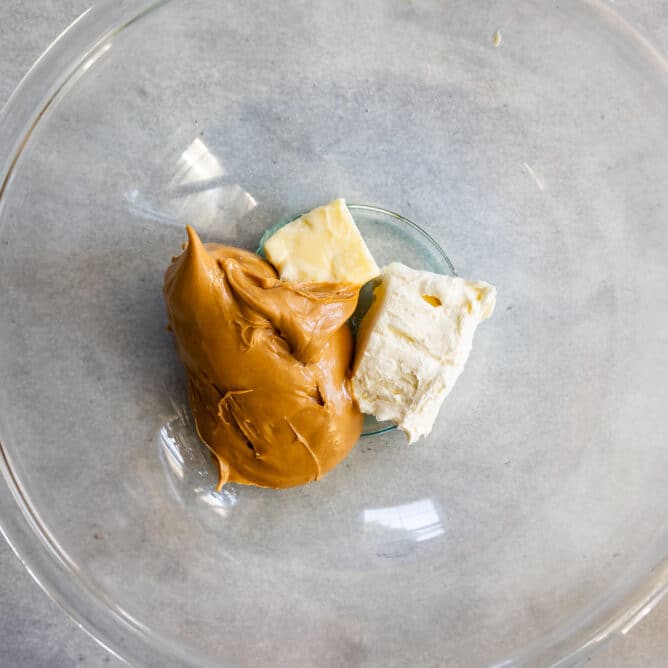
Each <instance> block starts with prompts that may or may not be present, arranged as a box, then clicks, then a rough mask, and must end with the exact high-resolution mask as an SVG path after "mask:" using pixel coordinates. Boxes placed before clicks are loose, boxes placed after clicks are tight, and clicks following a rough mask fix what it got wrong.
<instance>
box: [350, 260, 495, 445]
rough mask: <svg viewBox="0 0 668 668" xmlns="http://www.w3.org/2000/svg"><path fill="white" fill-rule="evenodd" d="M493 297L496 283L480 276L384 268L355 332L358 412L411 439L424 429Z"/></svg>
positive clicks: (397, 266) (460, 365)
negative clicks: (467, 277) (392, 425)
mask: <svg viewBox="0 0 668 668" xmlns="http://www.w3.org/2000/svg"><path fill="white" fill-rule="evenodd" d="M495 301H496V288H494V287H493V286H491V285H489V284H488V283H483V282H482V281H465V280H464V279H462V278H452V277H450V276H442V275H440V274H433V273H431V272H427V271H416V270H414V269H410V268H409V267H407V266H406V265H403V264H400V263H398V262H395V263H392V264H390V265H388V266H387V267H384V268H383V269H382V271H381V275H380V283H379V286H378V287H377V288H376V289H375V291H374V302H373V303H372V305H371V308H370V309H369V311H368V312H367V313H366V315H365V316H364V318H363V319H362V322H361V324H360V328H359V330H358V333H357V344H356V353H355V362H354V365H353V377H352V386H353V392H354V394H355V398H356V400H357V402H358V404H359V407H360V410H361V411H362V412H363V413H367V414H369V415H374V416H375V417H376V418H377V419H378V420H391V421H392V422H394V423H395V424H396V425H397V426H398V427H399V429H401V430H402V431H403V432H404V433H405V434H406V436H407V437H408V441H409V442H410V443H412V442H414V441H416V440H417V439H419V438H420V437H422V436H426V435H427V434H429V433H430V432H431V430H432V428H433V425H434V421H435V420H436V416H437V415H438V411H439V409H440V407H441V404H442V403H443V400H444V399H445V397H446V396H447V395H448V393H449V392H450V390H451V389H452V388H453V386H454V384H455V382H456V381H457V378H459V375H460V374H461V372H462V371H463V369H464V365H465V364H466V360H467V359H468V356H469V352H470V351H471V346H472V343H473V334H474V333H475V330H476V327H477V326H478V323H480V322H481V321H482V320H485V319H486V318H489V317H490V316H491V315H492V312H493V310H494V304H495Z"/></svg>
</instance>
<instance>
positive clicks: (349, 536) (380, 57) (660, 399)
mask: <svg viewBox="0 0 668 668" xmlns="http://www.w3.org/2000/svg"><path fill="white" fill-rule="evenodd" d="M667 154H668V69H667V67H666V62H665V59H664V58H663V57H662V55H661V53H660V52H659V51H657V50H656V49H654V48H653V47H652V45H651V44H650V43H648V42H647V40H645V39H644V38H643V37H642V35H641V34H640V33H638V32H637V31H636V30H635V29H634V28H633V27H632V26H631V25H630V24H629V23H627V22H626V21H625V20H623V19H622V18H621V17H620V16H619V15H618V14H617V13H616V12H615V11H614V9H613V8H611V7H610V6H609V5H607V4H606V3H603V2H599V1H598V0H590V1H587V2H583V1H575V0H561V2H559V3H558V4H557V5H554V4H552V5H550V6H549V7H548V6H546V5H545V3H540V2H535V1H531V0H513V1H512V2H511V1H510V0H508V1H501V2H494V3H487V2H476V3H471V2H459V1H452V2H436V1H434V2H429V1H427V0H425V1H424V2H420V3H407V2H404V1H403V0H401V1H399V0H396V1H395V0H390V1H386V2H380V1H377V2H376V1H373V2H371V1H370V2H364V3H352V2H351V3H343V4H342V3H334V2H312V3H305V2H301V1H300V0H287V1H286V2H283V3H275V4H270V3H263V2H253V1H246V0H243V1H242V2H236V3H228V2H219V1H218V0H192V1H190V2H158V3H153V4H147V3H145V2H140V1H138V0H125V1H124V2H103V3H100V4H97V5H96V6H95V7H94V8H93V9H91V10H89V11H88V12H87V13H86V14H84V15H83V16H82V17H81V19H80V20H79V21H78V22H76V23H75V24H74V25H73V26H72V27H71V28H70V29H69V30H68V31H67V32H66V33H65V34H64V35H63V36H62V37H61V38H60V39H59V40H58V41H57V42H56V43H54V44H53V45H52V46H51V48H50V49H49V50H48V51H47V52H46V53H45V54H44V56H43V57H42V58H41V59H40V60H39V61H38V62H37V63H36V65H35V66H34V68H33V69H32V70H31V72H30V74H29V75H28V76H27V77H26V79H25V80H24V81H23V83H22V84H21V86H20V87H19V88H18V90H17V91H16V93H15V95H14V96H13V98H12V99H11V101H10V102H9V104H8V106H7V107H6V108H5V110H4V112H3V115H2V118H1V120H0V314H1V317H0V379H1V382H0V442H1V447H0V470H1V471H2V476H3V478H4V481H5V484H2V485H0V524H1V525H2V531H3V533H4V534H5V536H6V537H7V539H8V540H9V541H10V543H11V544H12V545H13V546H14V547H15V549H16V551H17V552H18V553H19V555H20V556H21V558H22V559H23V560H24V561H25V563H26V566H27V567H28V568H29V570H30V572H31V573H33V574H34V575H35V577H36V578H37V579H38V581H39V582H40V583H41V584H42V585H43V586H44V588H45V589H46V590H47V591H48V592H49V593H50V594H51V595H52V596H53V597H54V598H55V599H56V600H58V601H59V602H60V603H61V604H62V605H63V606H64V607H65V608H66V609H67V610H68V611H69V612H70V613H71V614H72V616H74V617H75V619H77V620H78V621H79V622H80V623H81V624H82V625H83V626H84V627H85V628H86V629H88V630H89V631H90V632H91V633H92V634H93V635H94V636H95V637H97V638H98V639H99V640H100V641H101V642H102V643H104V644H105V645H107V646H108V647H109V648H111V649H112V651H114V652H116V653H117V654H119V655H120V656H122V657H124V658H126V659H127V660H129V661H131V662H133V663H135V664H137V665H142V666H167V665H168V666H176V665H178V666H239V667H250V666H261V665H280V666H298V665H319V666H322V667H323V668H332V667H334V666H342V665H360V666H368V667H377V666H383V667H392V666H406V665H420V666H427V667H430V666H434V667H435V666H444V665H445V666H497V667H501V666H504V667H508V666H524V665H526V666H539V665H565V664H567V663H569V662H572V661H575V660H577V659H578V658H581V657H583V656H585V655H586V654H588V653H590V652H591V651H592V650H593V649H594V648H595V646H597V645H599V644H600V643H602V642H603V641H605V640H607V639H609V638H611V637H614V636H615V635H618V634H619V633H621V632H623V631H625V630H627V629H628V628H630V627H631V626H632V625H633V624H634V622H635V621H636V620H637V619H639V618H641V617H642V615H644V614H646V612H647V610H649V609H651V607H652V606H653V605H654V603H655V602H656V601H657V600H658V599H659V598H660V596H661V595H662V593H663V592H665V590H666V586H667V582H668V561H667V557H668V523H667V518H666V508H667V507H668V484H667V478H668V474H667V471H668V447H667V445H666V444H667V442H668V440H667V435H668V429H667V423H666V405H668V268H667V267H666V257H667V256H668V226H667V225H666V215H667V214H666V212H667V211H668V188H666V184H667V183H668V163H667V162H666V155H667ZM336 196H344V197H347V198H348V199H349V200H350V201H353V202H372V203H377V204H378V205H379V206H381V207H383V208H386V209H388V210H391V211H398V212H401V213H402V214H404V215H405V216H406V217H407V218H409V219H411V220H414V221H416V222H417V223H418V224H420V225H421V226H422V227H424V229H425V231H426V232H427V233H428V234H429V235H431V237H433V238H434V239H435V240H436V241H437V242H438V243H439V244H440V245H441V246H442V247H443V248H446V249H447V252H448V255H449V256H450V258H451V259H452V261H453V263H454V265H455V266H456V267H457V270H458V273H459V274H460V275H462V276H465V277H470V278H476V279H483V280H487V281H489V282H491V283H494V284H495V285H496V286H497V287H498V290H499V293H498V295H499V296H498V303H497V310H496V313H495V314H494V316H493V318H492V319H491V320H490V321H489V322H486V323H485V324H484V325H483V326H482V327H481V328H480V330H479V332H478V334H477V337H476V342H475V346H474V350H473V353H472V355H471V358H470V360H469V364H468V366H467V369H466V371H465V373H464V374H463V376H462V377H461V379H460V380H459V382H458V384H457V387H456V388H455V390H454V391H453V393H452V394H451V395H450V397H448V399H447V401H446V403H445V405H444V408H443V410H442V412H441V415H440V417H439V420H438V422H437V424H436V426H435V429H434V432H433V433H432V435H431V436H430V437H429V438H428V439H426V440H424V441H421V442H419V443H417V444H414V445H412V446H408V445H407V444H406V443H405V439H404V438H403V436H402V434H401V433H399V432H397V431H393V432H388V433H385V434H381V435H376V436H373V437H369V438H365V439H363V440H361V441H360V443H359V444H358V446H357V447H356V448H355V449H354V451H353V453H352V454H351V456H350V457H349V458H348V459H346V460H345V462H344V463H343V464H342V465H340V466H339V467H338V468H337V469H335V470H334V471H333V472H331V473H330V474H329V475H327V476H326V477H325V478H324V479H323V480H322V481H321V482H318V483H317V484H312V485H309V486H306V487H302V488H297V489H290V490H285V491H280V492H276V491H271V490H262V489H256V488H251V487H243V486H231V485H230V486H229V487H226V488H224V490H223V492H222V493H221V494H218V495H216V494H214V493H212V489H213V484H212V476H211V471H210V460H208V458H206V457H203V456H202V451H201V449H198V448H189V449H183V448H181V447H180V443H181V442H182V440H183V439H188V438H190V436H189V434H190V433H191V432H190V431H189V426H188V414H187V411H185V410H184V406H185V402H184V397H185V384H184V376H183V372H182V370H181V366H180V363H179V361H178V360H177V358H176V355H175V352H174V348H173V342H172V340H171V338H170V336H169V335H168V333H167V332H166V331H165V315H164V305H163V300H162V293H161V285H162V275H163V271H164V269H165V267H166V265H167V263H168V261H169V259H170V257H171V256H172V255H173V254H174V253H176V252H178V249H179V245H180V243H181V242H182V241H183V239H184V232H183V227H184V225H185V223H186V222H192V223H195V224H196V226H197V228H198V229H199V231H200V232H201V233H202V235H203V236H204V237H205V238H208V239H212V240H213V239H215V240H217V241H222V242H226V243H231V244H236V245H240V246H244V247H246V248H250V249H254V248H256V246H257V243H258V240H259V239H260V237H261V236H262V234H263V232H264V231H265V230H266V229H268V228H269V227H270V226H271V225H273V224H274V223H275V222H276V221H278V220H281V219H283V218H284V217H285V216H288V215H290V214H292V213H294V212H297V211H303V210H307V209H309V208H310V207H312V206H314V205H317V204H321V203H324V202H326V201H328V200H329V199H331V198H333V197H336Z"/></svg>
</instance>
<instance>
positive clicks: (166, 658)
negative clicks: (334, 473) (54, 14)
mask: <svg viewBox="0 0 668 668" xmlns="http://www.w3.org/2000/svg"><path fill="white" fill-rule="evenodd" d="M169 1H170V0H152V1H150V0H126V1H125V2H123V3H118V2H115V0H100V1H99V2H96V3H95V5H94V6H92V7H91V8H89V9H87V10H86V11H85V12H84V13H83V14H81V16H80V17H79V18H77V19H76V20H75V21H74V22H73V23H72V24H71V25H70V26H69V27H68V28H67V29H65V30H64V31H63V32H62V33H61V34H60V35H59V36H58V37H57V38H56V39H55V40H54V41H53V42H52V43H51V45H50V46H49V47H48V48H47V49H46V50H45V51H44V53H43V54H42V55H41V56H40V57H39V58H38V59H37V61H36V62H35V63H34V65H33V66H32V67H31V68H30V70H29V71H28V73H27V74H26V75H25V76H24V78H23V79H22V80H21V82H20V83H19V85H18V86H17V88H16V90H15V91H14V93H13V94H12V95H11V97H10V98H9V100H8V102H7V103H6V104H5V106H4V108H3V109H2V110H1V111H0V156H6V157H5V158H4V159H3V161H2V163H0V215H1V213H2V209H3V208H4V207H3V205H4V201H3V200H4V195H5V193H6V192H7V191H8V189H9V187H10V185H11V180H12V175H13V173H14V170H15V168H16V167H17V165H18V164H19V162H20V159H21V155H22V153H23V151H24V149H25V147H26V146H27V144H28V143H29V142H30V140H31V136H32V134H33V131H34V130H35V128H36V127H37V126H38V125H39V123H40V121H41V120H42V118H43V117H44V116H45V114H46V113H47V112H48V110H49V108H50V107H51V106H52V104H53V103H54V101H55V100H57V99H58V98H59V96H61V95H64V94H66V93H67V90H68V88H69V86H71V85H73V84H74V83H75V82H76V81H77V79H78V78H79V77H80V76H81V75H82V74H83V72H85V69H86V64H87V63H90V62H92V59H95V58H97V57H99V56H100V55H101V53H102V52H103V50H104V49H105V45H106V44H108V43H109V40H111V39H113V37H114V36H115V35H117V34H119V33H120V32H122V31H123V30H125V29H126V28H127V27H129V26H130V25H132V24H134V23H135V22H137V21H139V20H140V19H141V18H143V17H144V16H145V15H147V14H149V13H150V12H152V11H153V10H155V9H157V8H158V7H161V6H162V5H165V4H167V3H168V2H169ZM589 4H591V5H593V6H594V7H595V8H596V9H598V11H600V12H601V15H602V20H606V21H608V22H610V23H611V24H612V25H613V26H614V27H615V29H616V30H617V31H621V32H623V33H624V34H625V36H626V37H628V38H629V39H631V40H632V41H633V42H635V43H636V45H637V48H638V49H639V50H641V51H647V52H648V54H649V55H650V56H655V54H656V50H655V47H654V46H653V45H652V44H651V43H650V42H649V41H648V40H647V39H646V38H645V37H644V36H643V35H642V34H641V33H640V32H638V31H637V30H636V29H635V28H634V27H633V26H632V25H631V24H630V23H629V22H628V20H627V19H626V18H624V17H622V16H621V15H620V14H619V13H618V12H617V11H616V10H615V9H613V8H612V7H609V6H605V7H604V6H603V5H602V3H601V2H600V1H599V0H592V1H591V2H590V3H589ZM107 48H108V47H107ZM396 215H398V214H396ZM409 222H410V221H409ZM1 231H2V225H1V220H0V233H1ZM420 231H421V232H423V233H424V231H423V230H420ZM436 246H437V247H438V244H436ZM446 259H447V256H446ZM448 262H449V260H448ZM453 270H454V268H453ZM6 433H7V432H6V429H4V428H3V419H2V414H1V413H0V475H1V477H2V479H3V480H4V484H0V533H1V534H2V535H3V536H4V537H5V539H6V541H7V543H8V544H9V545H10V547H11V548H12V549H13V551H14V552H15V554H16V555H17V557H18V558H19V559H20V560H21V562H22V563H23V565H24V566H25V568H26V570H27V571H28V573H29V574H30V575H31V576H32V577H33V579H34V580H35V581H36V582H37V584H38V585H39V586H40V587H41V588H42V589H43V590H44V591H45V593H46V594H47V595H48V596H49V597H50V598H52V599H53V600H54V601H55V602H56V603H58V604H59V605H60V606H61V607H62V608H63V610H64V611H65V612H66V613H67V614H68V615H69V616H70V617H71V618H72V619H73V620H74V622H75V623H76V624H77V625H78V626H80V627H81V628H82V629H83V630H84V631H86V632H87V633H88V634H89V635H90V636H91V637H92V638H93V639H94V640H96V641H97V642H98V643H99V644H100V645H101V646H103V647H104V648H105V649H107V650H108V651H109V652H110V653H111V654H112V655H114V656H115V657H117V658H119V659H120V660H122V661H127V662H131V663H133V664H136V665H142V666H162V665H173V664H174V660H175V659H176V660H177V661H178V662H179V665H182V666H186V667H188V668H190V667H192V668H196V667H201V666H206V665H210V657H207V656H203V655H202V656H200V655H198V654H197V652H196V651H195V652H193V651H192V649H190V648H188V651H187V652H186V651H185V650H184V649H183V648H182V647H180V646H178V645H177V644H176V643H175V642H173V641H172V640H171V639H169V638H165V637H162V636H158V634H155V633H154V632H153V631H151V630H150V629H149V628H147V627H146V626H145V625H144V624H142V622H141V621H140V620H137V619H135V618H133V617H132V615H130V614H129V613H128V612H127V611H125V610H123V609H122V608H120V607H119V606H117V605H116V604H114V602H113V601H112V600H111V599H110V598H109V597H108V596H107V595H106V594H105V593H104V592H103V591H101V590H99V589H97V588H96V587H95V586H94V585H93V584H92V583H91V582H89V581H88V580H87V579H86V578H85V577H84V576H83V575H82V574H81V573H79V572H78V570H77V567H76V564H75V563H74V562H73V561H72V560H71V559H70V558H69V557H68V555H67V552H66V551H65V549H64V548H63V547H62V546H61V545H60V544H59V543H58V540H57V538H56V537H55V536H54V535H53V534H52V533H51V532H50V531H49V528H48V527H47V526H46V525H45V524H44V523H43V522H42V520H41V518H40V516H39V513H38V511H37V509H36V508H35V507H34V506H33V505H32V503H31V500H30V498H29V496H28V494H27V492H26V491H25V489H24V487H23V485H22V484H21V480H20V476H19V475H18V473H17V471H16V469H15V468H14V467H13V466H12V457H11V453H10V452H9V451H8V450H7V447H6V445H5V444H6V443H7V440H6V439H5V441H4V444H3V434H6ZM663 549H665V547H664V548H663ZM643 572H644V573H645V575H644V576H637V577H634V578H633V579H632V580H631V581H629V582H625V583H624V584H623V586H618V587H617V588H616V589H615V590H613V591H611V592H608V593H607V594H605V595H604V596H602V597H601V598H600V599H599V600H596V601H593V602H591V603H590V605H589V606H588V607H587V608H586V609H584V610H582V611H581V612H580V614H578V615H577V616H576V617H575V618H572V619H570V620H569V621H568V622H566V623H564V624H562V625H561V626H559V627H557V628H555V629H554V630H553V631H552V632H551V633H550V634H549V635H547V636H541V637H540V638H537V639H536V640H535V641H534V642H533V643H532V644H529V645H527V646H525V647H523V648H522V649H521V650H519V651H518V652H517V653H514V654H513V655H512V656H508V657H507V658H505V659H503V660H501V661H499V662H497V663H495V664H493V665H494V668H512V667H519V666H532V665H546V666H553V667H556V666H565V665H570V664H572V663H574V662H576V661H578V660H579V659H582V658H584V657H585V656H587V655H590V654H591V653H592V652H594V651H595V650H596V649H597V648H600V647H601V646H603V645H604V644H606V643H607V642H608V641H610V640H611V639H613V638H614V637H616V636H619V635H624V634H626V633H628V631H629V630H630V629H631V628H633V626H635V624H636V623H638V622H639V621H640V620H641V619H643V618H644V617H645V616H646V615H647V614H648V613H649V612H650V611H651V610H652V609H653V608H654V607H655V606H656V605H657V604H658V603H659V601H660V600H661V599H662V598H663V596H664V595H666V594H667V593H668V554H663V556H662V557H661V558H659V559H658V561H657V560H656V559H654V560H652V561H650V560H648V561H647V563H644V562H643Z"/></svg>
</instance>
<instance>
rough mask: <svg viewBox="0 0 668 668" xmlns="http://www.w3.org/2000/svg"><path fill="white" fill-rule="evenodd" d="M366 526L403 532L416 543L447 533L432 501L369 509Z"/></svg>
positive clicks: (423, 500) (365, 514)
mask: <svg viewBox="0 0 668 668" xmlns="http://www.w3.org/2000/svg"><path fill="white" fill-rule="evenodd" d="M364 522H365V523H366V524H377V525H380V526H382V527H386V528H388V529H397V530H402V531H404V532H406V533H408V534H409V535H410V537H411V538H412V539H413V540H414V541H415V542H416V543H420V542H422V541H425V540H431V539H432V538H436V537H438V536H441V535H443V534H444V533H445V529H444V528H443V524H442V522H441V518H440V516H439V514H438V511H437V510H436V507H435V506H434V503H433V502H432V500H431V499H420V500H419V501H413V502H412V503H405V504H403V505H400V506H389V507H388V508H368V509H367V510H365V511H364Z"/></svg>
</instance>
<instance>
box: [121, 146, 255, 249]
mask: <svg viewBox="0 0 668 668" xmlns="http://www.w3.org/2000/svg"><path fill="white" fill-rule="evenodd" d="M125 199H126V200H127V202H128V203H129V205H130V208H131V210H132V211H134V212H135V213H138V214H139V215H141V216H142V217H143V218H148V219H150V220H154V221H157V222H161V223H167V224H171V225H178V226H179V227H180V226H183V225H185V224H187V223H192V224H194V225H195V226H196V227H197V229H198V231H199V232H200V233H204V234H213V235H214V236H218V237H220V236H221V234H220V232H221V231H224V232H225V236H227V237H229V236H230V235H232V236H234V230H235V227H236V224H237V223H238V222H239V221H240V220H241V219H242V218H243V217H244V216H245V215H246V214H248V213H249V212H251V211H252V210H253V209H254V208H255V207H256V206H257V201H256V200H255V198H254V197H253V196H252V195H251V194H250V193H249V192H248V191H246V190H244V188H243V187H242V186H241V185H239V184H238V183H229V182H226V170H225V168H224V166H223V164H222V162H221V160H220V159H219V157H217V156H216V155H215V153H214V152H213V151H212V150H211V149H210V148H209V147H208V146H207V145H206V143H205V142H204V141H203V140H202V139H201V138H200V137H196V138H195V139H193V141H192V142H191V143H190V144H189V145H188V146H187V148H186V149H185V150H184V151H183V152H182V153H181V154H180V155H179V157H178V159H177V161H176V164H175V165H174V168H173V170H172V172H171V176H169V177H168V179H167V183H166V184H165V186H164V188H161V189H158V190H157V191H156V192H150V193H144V192H143V191H142V190H140V189H138V188H133V189H132V190H129V191H128V192H126V193H125Z"/></svg>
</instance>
